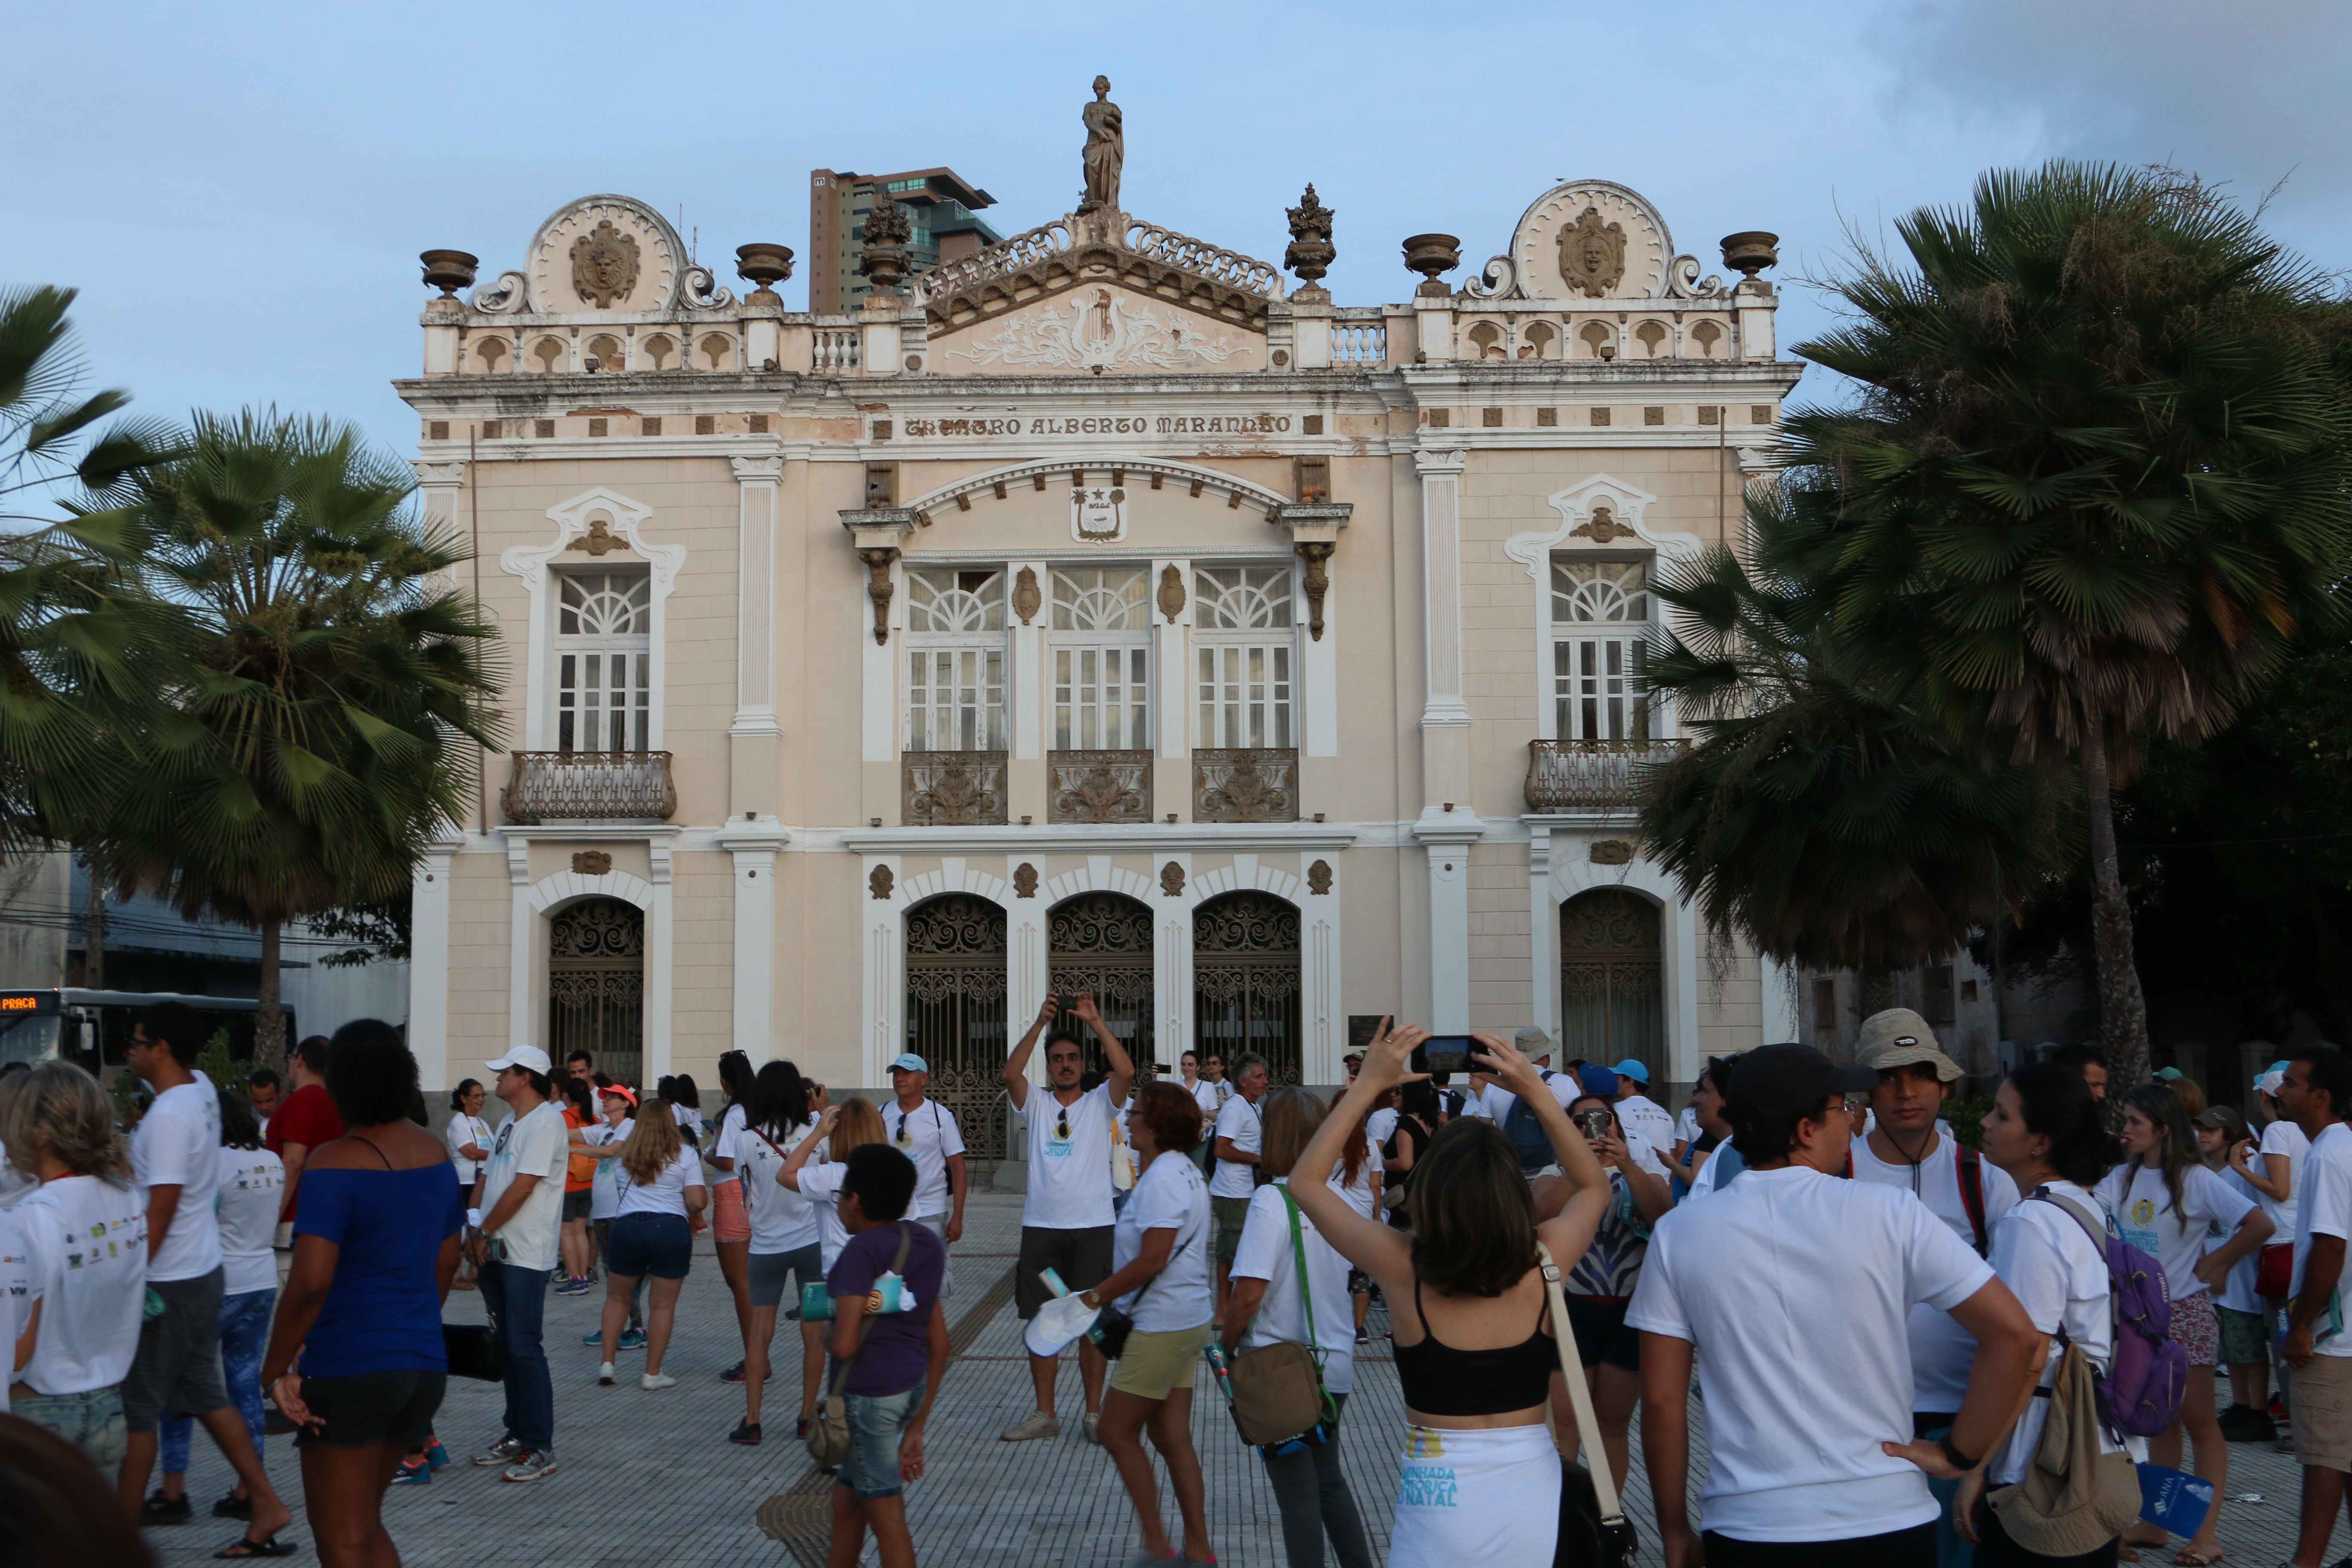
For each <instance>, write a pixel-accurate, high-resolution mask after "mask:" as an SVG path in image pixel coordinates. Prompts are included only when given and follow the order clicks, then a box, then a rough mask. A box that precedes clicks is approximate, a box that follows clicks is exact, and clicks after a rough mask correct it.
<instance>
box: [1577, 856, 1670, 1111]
mask: <svg viewBox="0 0 2352 1568" xmlns="http://www.w3.org/2000/svg"><path fill="white" fill-rule="evenodd" d="M1559 1000H1560V1008H1559V1020H1560V1028H1559V1043H1560V1049H1561V1051H1562V1052H1563V1053H1564V1055H1565V1057H1566V1058H1568V1059H1569V1060H1571V1061H1572V1060H1574V1059H1575V1058H1578V1057H1582V1058H1584V1059H1585V1060H1587V1061H1591V1062H1601V1063H1604V1064H1605V1063H1610V1062H1619V1061H1622V1060H1624V1059H1625V1058H1627V1057H1632V1058H1633V1059H1635V1060H1636V1061H1639V1062H1641V1063H1643V1065H1644V1066H1646V1067H1647V1068H1649V1069H1650V1081H1651V1082H1652V1083H1663V1082H1664V1081H1665V1080H1664V1077H1663V1076H1661V1075H1662V1074H1663V1073H1664V1069H1665V1065H1666V988H1665V966H1664V952H1663V950H1662V949H1661V947H1660V945H1659V940H1658V906H1657V905H1655V904H1654V903H1652V902H1651V901H1650V900H1647V899H1645V898H1643V897H1642V895H1641V894H1639V893H1636V892H1633V890H1632V889H1626V888H1596V889H1593V890H1592V891H1591V892H1589V893H1579V894H1578V895H1577V896H1576V897H1575V898H1572V899H1570V900H1568V902H1566V903H1564V904H1562V905H1560V907H1559Z"/></svg>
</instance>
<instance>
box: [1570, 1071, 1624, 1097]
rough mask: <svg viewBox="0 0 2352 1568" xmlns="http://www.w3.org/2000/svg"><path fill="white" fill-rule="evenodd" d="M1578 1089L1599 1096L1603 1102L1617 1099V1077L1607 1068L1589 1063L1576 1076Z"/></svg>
mask: <svg viewBox="0 0 2352 1568" xmlns="http://www.w3.org/2000/svg"><path fill="white" fill-rule="evenodd" d="M1576 1082H1577V1087H1578V1088H1580V1089H1583V1090H1584V1092H1585V1093H1587V1094H1597V1095H1599V1096H1600V1097H1601V1099H1603V1100H1614V1099H1616V1098H1617V1075H1616V1074H1615V1073H1613V1072H1611V1071H1610V1070H1609V1069H1608V1068H1605V1067H1601V1066H1598V1065H1597V1064H1594V1063H1591V1062H1588V1063H1586V1064H1585V1067H1584V1070H1583V1071H1581V1072H1580V1073H1578V1074H1577V1075H1576Z"/></svg>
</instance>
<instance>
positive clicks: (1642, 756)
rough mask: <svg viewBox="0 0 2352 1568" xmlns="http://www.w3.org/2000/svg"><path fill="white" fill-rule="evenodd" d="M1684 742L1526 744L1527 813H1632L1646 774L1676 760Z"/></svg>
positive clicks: (1639, 798)
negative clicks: (1653, 768)
mask: <svg viewBox="0 0 2352 1568" xmlns="http://www.w3.org/2000/svg"><path fill="white" fill-rule="evenodd" d="M1685 743H1686V742H1682V741H1530V742H1528V790H1527V794H1528V810H1529V811H1632V810H1633V809H1635V808H1636V807H1637V806H1639V805H1641V804H1642V789H1643V783H1644V780H1643V773H1644V772H1645V770H1647V769H1649V768H1652V767H1656V766H1661V765H1663V764H1664V763H1670V762H1672V761H1674V760H1675V758H1676V757H1678V756H1680V755H1681V754H1682V752H1683V747H1684V746H1685Z"/></svg>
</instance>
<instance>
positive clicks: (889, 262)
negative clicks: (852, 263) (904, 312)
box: [857, 186, 914, 375]
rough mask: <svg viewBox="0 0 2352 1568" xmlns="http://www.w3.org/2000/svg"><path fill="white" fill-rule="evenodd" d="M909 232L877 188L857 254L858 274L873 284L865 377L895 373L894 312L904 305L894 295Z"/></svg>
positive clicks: (903, 271) (900, 210)
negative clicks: (862, 242)
mask: <svg viewBox="0 0 2352 1568" xmlns="http://www.w3.org/2000/svg"><path fill="white" fill-rule="evenodd" d="M913 233H914V230H913V226H912V225H911V224H909V223H908V219H907V212H906V209H905V208H904V207H901V206H900V205H898V203H897V202H895V201H893V200H891V199H890V193H889V192H888V191H887V190H884V189H882V188H881V187H879V186H877V187H876V188H875V192H874V205H873V207H872V208H871V209H870V210H869V211H868V212H867V213H866V248H864V249H863V250H861V251H859V252H858V253H857V270H858V272H859V273H860V274H861V275H862V276H864V277H865V278H866V279H867V281H869V282H871V283H872V284H873V285H874V291H873V292H872V293H870V294H868V295H866V311H865V315H866V321H865V340H866V341H865V342H864V343H863V344H861V345H860V346H861V347H862V348H863V350H864V356H863V365H862V368H863V369H864V371H865V373H866V374H867V375H896V374H898V312H899V311H900V310H901V309H903V308H904V307H905V305H906V303H907V301H906V300H902V299H900V298H899V296H898V283H899V280H900V279H903V278H905V277H906V276H907V249H906V247H907V242H908V240H909V239H910V238H912V237H913Z"/></svg>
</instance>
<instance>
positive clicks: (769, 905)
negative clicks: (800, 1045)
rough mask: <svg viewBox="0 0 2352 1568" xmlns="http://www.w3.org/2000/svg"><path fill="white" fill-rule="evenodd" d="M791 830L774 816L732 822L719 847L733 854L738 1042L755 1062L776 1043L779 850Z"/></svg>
mask: <svg viewBox="0 0 2352 1568" xmlns="http://www.w3.org/2000/svg"><path fill="white" fill-rule="evenodd" d="M790 841H791V836H790V835H788V834H787V833H785V831H784V830H783V827H782V825H781V824H779V823H778V822H777V821H776V819H775V818H774V817H772V816H768V817H761V818H759V819H756V820H753V821H750V822H741V823H730V824H729V825H728V826H726V827H725V828H723V829H721V830H720V832H719V837H718V843H719V847H720V848H722V849H725V850H728V851H730V852H731V853H732V854H733V856H734V858H735V921H734V924H735V1018H734V1041H735V1048H736V1049H737V1050H740V1051H741V1052H743V1053H744V1054H745V1055H747V1056H749V1057H750V1058H751V1060H752V1061H753V1062H754V1063H758V1062H765V1061H772V1060H774V1059H775V1058H776V1056H777V1054H778V1053H777V1048H776V1022H775V1020H776V993H775V977H776V855H777V852H778V851H779V850H781V849H782V848H783V847H784V846H785V845H786V844H787V843H789V842H790Z"/></svg>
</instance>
